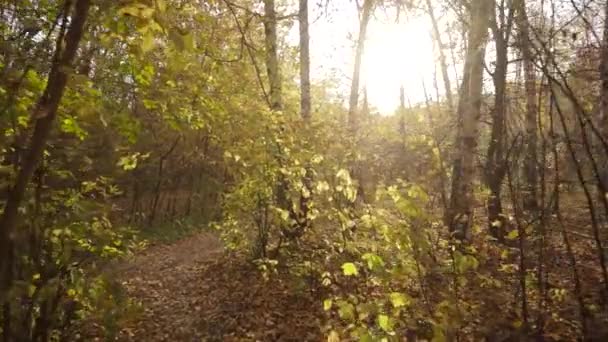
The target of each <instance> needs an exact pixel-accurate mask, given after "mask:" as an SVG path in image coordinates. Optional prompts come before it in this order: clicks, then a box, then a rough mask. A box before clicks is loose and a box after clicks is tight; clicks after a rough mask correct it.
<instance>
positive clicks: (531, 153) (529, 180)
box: [516, 0, 538, 211]
mask: <svg viewBox="0 0 608 342" xmlns="http://www.w3.org/2000/svg"><path fill="white" fill-rule="evenodd" d="M516 11H517V12H518V13H517V24H518V26H519V33H520V36H519V48H520V50H521V55H522V61H523V66H524V87H525V91H526V116H525V126H526V134H525V144H526V154H525V158H524V179H525V191H524V196H523V197H524V200H523V201H524V209H525V210H528V211H536V210H537V209H538V200H537V188H538V186H537V184H538V170H537V165H538V152H537V145H538V132H537V131H538V130H537V127H536V125H537V123H538V119H537V117H538V110H537V108H536V73H535V71H534V60H533V56H532V49H531V48H530V28H529V22H528V15H527V13H526V3H525V0H517V2H516Z"/></svg>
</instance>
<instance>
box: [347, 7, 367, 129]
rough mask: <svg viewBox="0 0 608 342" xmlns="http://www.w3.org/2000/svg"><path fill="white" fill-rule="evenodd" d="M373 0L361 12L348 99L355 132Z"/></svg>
mask: <svg viewBox="0 0 608 342" xmlns="http://www.w3.org/2000/svg"><path fill="white" fill-rule="evenodd" d="M372 7H373V0H364V2H363V13H362V14H361V23H360V24H359V37H358V38H357V45H356V46H357V47H356V50H355V67H354V70H353V79H352V83H351V87H350V97H349V101H348V122H349V127H350V129H351V130H352V131H353V132H356V131H357V124H358V116H359V114H358V110H357V107H358V104H359V83H360V78H361V60H362V59H363V52H364V51H365V38H366V36H367V26H368V24H369V18H370V16H371V13H372Z"/></svg>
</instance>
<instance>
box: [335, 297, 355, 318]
mask: <svg viewBox="0 0 608 342" xmlns="http://www.w3.org/2000/svg"><path fill="white" fill-rule="evenodd" d="M337 304H338V315H339V316H340V318H342V319H344V320H352V319H354V318H355V306H354V305H352V304H351V303H349V302H346V301H339V302H338V303H337Z"/></svg>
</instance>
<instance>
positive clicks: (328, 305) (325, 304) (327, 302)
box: [323, 299, 333, 311]
mask: <svg viewBox="0 0 608 342" xmlns="http://www.w3.org/2000/svg"><path fill="white" fill-rule="evenodd" d="M332 303H333V301H332V300H331V299H326V300H324V301H323V310H325V311H329V309H331V305H332Z"/></svg>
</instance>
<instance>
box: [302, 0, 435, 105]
mask: <svg viewBox="0 0 608 342" xmlns="http://www.w3.org/2000/svg"><path fill="white" fill-rule="evenodd" d="M310 6H311V10H310V12H311V13H310V22H311V23H310V39H311V42H310V47H311V77H312V79H313V82H314V80H315V79H317V80H319V79H323V78H327V77H329V76H331V75H334V76H336V78H337V79H339V80H340V81H341V86H340V89H341V91H343V92H344V98H347V97H348V91H349V90H350V82H351V81H350V80H351V78H352V73H353V63H354V42H355V40H356V38H357V36H358V30H359V19H358V14H357V7H356V5H355V3H354V2H353V1H349V0H336V1H331V2H330V4H329V5H328V6H329V8H321V7H319V6H316V5H315V2H311V3H310ZM396 18H397V15H396V11H395V10H394V9H392V10H383V9H377V10H376V11H375V13H374V16H373V17H372V19H371V21H370V24H369V27H368V35H367V39H366V46H365V54H364V56H363V62H362V71H361V75H362V77H361V86H362V87H363V86H365V87H366V89H367V94H368V101H369V103H370V105H371V106H372V107H374V108H375V109H376V110H377V111H378V112H380V113H381V114H391V113H393V112H394V111H395V109H396V108H397V107H398V106H399V89H400V87H401V86H403V87H404V89H405V93H406V97H407V98H408V99H409V100H410V101H411V102H412V103H418V102H422V101H424V91H423V87H422V81H423V79H424V82H425V84H426V87H427V89H428V90H429V91H430V92H432V93H434V91H431V90H432V89H433V84H432V82H433V73H434V71H435V64H434V61H435V57H434V53H433V42H432V40H431V35H430V32H431V30H430V28H431V24H430V22H429V20H428V18H427V17H426V16H424V17H422V16H417V17H414V16H411V15H410V16H406V15H404V14H401V15H400V18H399V21H398V22H397V20H396ZM297 35H298V28H297V25H295V26H294V27H293V28H292V32H290V36H295V37H292V38H295V41H297ZM342 89H343V90H342Z"/></svg>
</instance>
